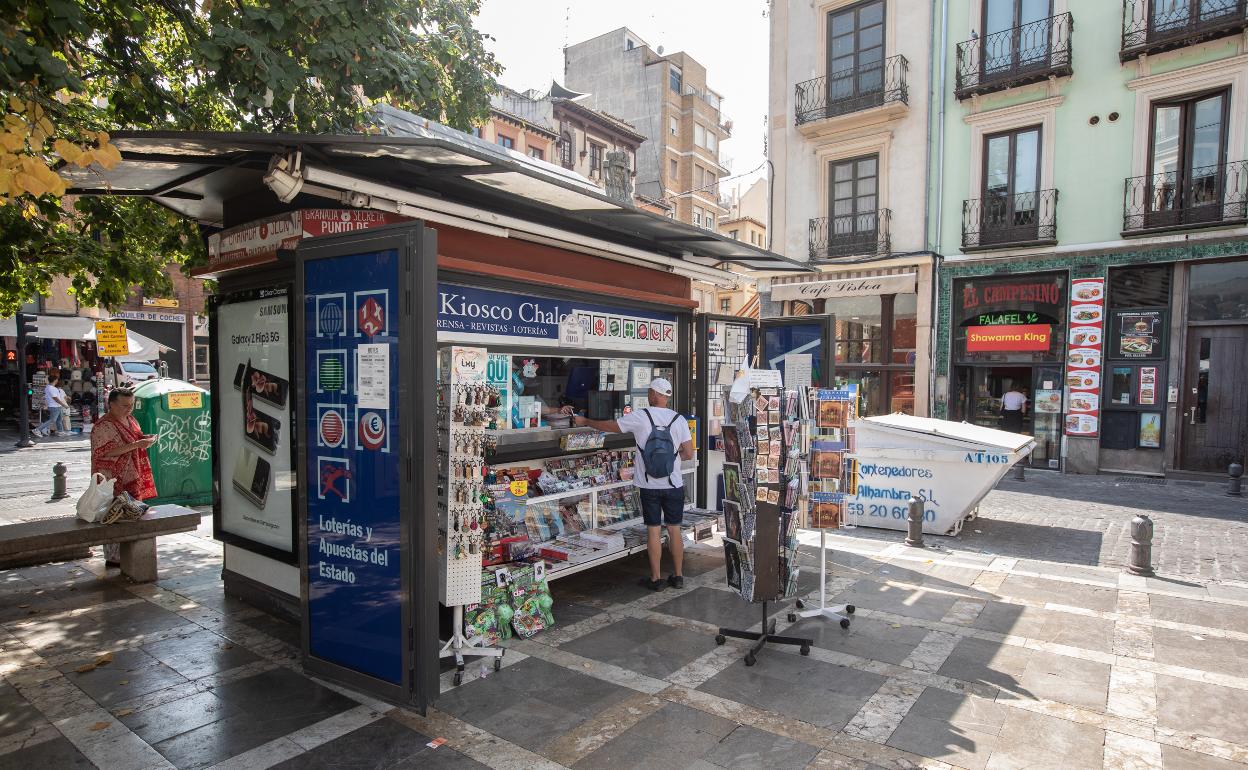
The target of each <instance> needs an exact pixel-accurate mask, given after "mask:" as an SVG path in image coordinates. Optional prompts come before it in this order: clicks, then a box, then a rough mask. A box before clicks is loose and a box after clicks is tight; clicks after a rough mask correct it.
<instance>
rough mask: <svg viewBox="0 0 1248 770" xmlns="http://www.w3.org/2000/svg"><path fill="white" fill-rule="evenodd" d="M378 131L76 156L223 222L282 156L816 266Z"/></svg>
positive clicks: (688, 246)
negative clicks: (117, 157) (107, 158)
mask: <svg viewBox="0 0 1248 770" xmlns="http://www.w3.org/2000/svg"><path fill="white" fill-rule="evenodd" d="M374 118H375V120H376V121H377V123H378V125H379V126H380V132H379V133H370V134H363V133H361V134H265V133H246V132H186V131H119V132H116V133H115V134H113V143H114V144H115V145H116V146H117V148H118V149H119V150H120V151H121V153H122V162H121V163H120V164H118V165H117V166H116V167H115V168H113V169H111V170H105V169H103V168H100V167H98V166H92V167H89V168H87V169H77V168H71V167H66V168H63V169H61V173H62V174H63V175H64V176H65V177H67V178H68V179H69V181H70V183H71V189H70V193H72V194H79V195H108V194H114V195H136V196H143V197H147V198H151V199H152V200H155V201H156V202H158V203H160V204H161V205H163V206H166V207H168V208H170V209H172V210H173V211H176V212H178V213H179V214H182V215H184V216H187V217H189V218H192V219H195V220H197V221H198V222H200V223H201V224H203V225H206V226H209V227H215V228H223V227H226V226H233V225H236V224H241V222H236V221H229V222H227V221H226V218H227V212H226V201H227V200H228V199H230V198H233V197H235V196H238V195H240V194H242V193H245V192H248V191H255V190H263V189H265V186H264V183H263V181H262V177H263V176H264V174H265V172H266V170H267V169H268V167H269V163H270V161H271V160H272V159H273V158H275V157H282V156H287V155H290V154H293V153H296V152H298V153H301V157H302V159H303V160H304V162H305V163H307V164H309V165H312V164H316V165H318V166H321V167H325V168H329V169H332V170H333V171H334V172H337V173H341V174H349V175H352V176H354V177H356V178H359V179H366V180H368V181H369V182H370V183H376V184H383V185H386V186H388V187H391V188H395V189H398V190H402V191H408V192H411V193H414V194H418V195H422V196H427V197H432V198H436V199H437V200H439V201H444V202H446V204H448V205H458V206H472V207H476V208H480V209H488V210H493V211H497V212H500V213H503V214H506V215H508V216H511V217H515V218H522V219H525V220H528V221H532V222H535V223H537V224H541V225H545V226H547V227H554V228H559V229H561V230H564V231H567V232H571V233H576V234H578V235H583V236H586V237H592V238H597V239H600V240H605V241H610V242H612V243H616V244H619V245H621V246H627V247H631V248H637V249H644V250H648V251H652V252H656V253H659V254H663V255H666V256H668V257H671V258H674V259H678V260H683V261H687V262H689V263H690V265H691V266H697V267H700V268H703V269H705V268H708V267H710V266H713V265H717V264H719V263H729V264H731V265H736V266H739V267H742V268H745V269H748V270H758V271H767V272H775V271H794V272H809V271H810V268H809V267H808V266H807V265H806V264H805V263H802V262H798V261H795V260H791V259H788V258H787V257H784V256H781V255H779V254H776V253H774V252H769V251H766V250H764V249H760V248H756V247H753V246H750V245H749V244H745V243H742V242H740V241H736V240H733V239H731V238H727V237H725V236H722V235H719V234H718V233H714V232H711V231H710V230H706V229H704V228H700V227H694V226H692V225H689V224H685V223H683V222H678V221H676V220H673V219H669V218H666V217H663V216H660V215H658V214H653V213H651V212H648V211H645V210H643V209H640V208H637V207H636V206H634V205H632V204H631V203H623V202H621V201H618V200H615V199H613V198H610V197H608V196H607V195H605V194H604V193H603V192H602V191H601V190H600V189H599V188H598V187H597V186H595V185H594V184H593V183H592V182H590V181H589V180H587V179H585V178H583V177H581V176H579V175H577V174H575V173H574V172H572V171H569V170H567V169H564V168H562V167H560V166H557V165H554V164H551V163H546V162H544V161H540V160H536V159H534V158H530V157H528V156H526V155H523V154H521V153H518V152H515V151H512V150H508V149H506V148H503V147H501V146H498V145H495V144H492V143H489V142H486V141H483V140H481V139H478V138H476V137H474V136H471V135H469V134H465V133H463V132H461V131H457V130H455V129H451V128H448V127H447V126H443V125H441V124H439V123H436V122H434V121H430V120H426V119H424V118H421V117H419V116H416V115H413V114H411V113H407V112H403V111H401V110H396V109H394V108H391V107H381V108H378V109H377V110H376V111H375V113H374Z"/></svg>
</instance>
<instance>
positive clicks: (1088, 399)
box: [1066, 278, 1105, 436]
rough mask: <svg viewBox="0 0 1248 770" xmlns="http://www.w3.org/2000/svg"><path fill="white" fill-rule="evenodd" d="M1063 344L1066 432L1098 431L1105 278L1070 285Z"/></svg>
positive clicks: (1085, 280) (1094, 434) (1079, 281)
mask: <svg viewBox="0 0 1248 770" xmlns="http://www.w3.org/2000/svg"><path fill="white" fill-rule="evenodd" d="M1067 335H1068V336H1067V346H1066V435H1067V436H1097V435H1099V434H1100V412H1101V358H1102V356H1103V354H1104V350H1105V279H1104V278H1080V279H1077V280H1075V281H1074V282H1073V283H1072V285H1071V287H1070V324H1069V331H1068V332H1067Z"/></svg>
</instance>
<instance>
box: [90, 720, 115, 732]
mask: <svg viewBox="0 0 1248 770" xmlns="http://www.w3.org/2000/svg"><path fill="white" fill-rule="evenodd" d="M112 724H113V723H112V722H96V723H95V724H93V725H91V732H93V733H98V732H99V731H100V730H107V729H108V728H109V726H111V725H112Z"/></svg>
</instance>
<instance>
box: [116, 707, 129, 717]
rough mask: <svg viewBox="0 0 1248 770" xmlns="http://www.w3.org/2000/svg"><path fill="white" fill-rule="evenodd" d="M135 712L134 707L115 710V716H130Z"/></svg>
mask: <svg viewBox="0 0 1248 770" xmlns="http://www.w3.org/2000/svg"><path fill="white" fill-rule="evenodd" d="M133 713H134V709H121V710H120V711H115V712H113V716H115V717H128V716H130V715H131V714H133Z"/></svg>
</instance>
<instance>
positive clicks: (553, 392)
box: [504, 356, 682, 430]
mask: <svg viewBox="0 0 1248 770" xmlns="http://www.w3.org/2000/svg"><path fill="white" fill-rule="evenodd" d="M674 373H675V372H674V367H673V365H672V364H671V363H670V362H663V361H638V360H631V359H596V358H561V357H536V356H512V357H511V378H510V386H509V387H508V389H507V392H506V393H505V394H504V399H505V401H506V404H507V409H508V411H509V412H510V414H511V422H510V426H509V427H510V428H511V429H513V430H514V429H520V428H537V427H567V425H566V423H568V422H569V418H567V417H565V416H562V415H560V414H559V410H560V408H561V407H564V406H572V407H573V408H574V409H576V410H577V412H579V413H581V414H587V415H588V416H589V417H590V418H592V419H597V420H612V419H615V418H616V417H619V416H621V415H623V414H624V413H625V410H632V409H636V408H639V407H643V406H645V405H646V403H647V402H646V394H647V392H648V390H649V388H650V381H651V380H652V379H653V378H655V377H666V378H667V379H668V380H669V381H672V382H676V380H674V379H673V377H674ZM681 397H682V395H681V394H680V393H679V392H676V393H673V400H672V403H674V404H679V403H681V402H680V399H681ZM505 429H506V428H504V430H505Z"/></svg>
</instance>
